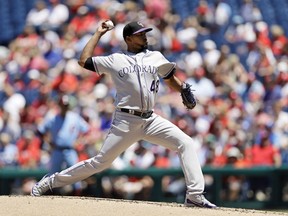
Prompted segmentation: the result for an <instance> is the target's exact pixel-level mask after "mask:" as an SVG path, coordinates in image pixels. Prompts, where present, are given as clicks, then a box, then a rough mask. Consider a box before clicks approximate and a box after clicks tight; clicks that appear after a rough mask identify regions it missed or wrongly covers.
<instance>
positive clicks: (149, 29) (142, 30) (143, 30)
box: [133, 28, 152, 34]
mask: <svg viewBox="0 0 288 216" xmlns="http://www.w3.org/2000/svg"><path fill="white" fill-rule="evenodd" d="M149 31H152V28H141V29H139V30H138V31H136V32H134V33H133V34H137V33H140V32H149Z"/></svg>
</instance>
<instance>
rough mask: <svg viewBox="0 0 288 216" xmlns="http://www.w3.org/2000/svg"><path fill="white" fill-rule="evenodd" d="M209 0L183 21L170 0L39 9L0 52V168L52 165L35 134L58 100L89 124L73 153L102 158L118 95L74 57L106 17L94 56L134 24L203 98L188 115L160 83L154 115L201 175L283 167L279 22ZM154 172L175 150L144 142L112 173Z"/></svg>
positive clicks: (246, 6) (287, 44)
mask: <svg viewBox="0 0 288 216" xmlns="http://www.w3.org/2000/svg"><path fill="white" fill-rule="evenodd" d="M209 2H210V1H209ZM209 2H208V1H206V0H199V1H198V3H197V5H196V6H195V10H193V11H191V12H190V14H189V16H187V17H184V18H183V16H181V14H177V13H176V12H175V10H174V8H173V5H174V4H175V1H173V0H138V1H132V0H127V1H124V0H122V1H120V0H118V1H117V0H106V1H104V0H78V1H73V0H63V1H60V0H45V1H42V0H38V1H35V7H34V8H32V9H31V10H30V11H29V13H28V14H27V20H26V25H25V28H24V30H23V33H22V34H20V35H19V36H18V37H17V38H15V39H13V40H12V41H11V42H10V43H9V44H8V46H0V62H1V64H0V167H9V166H13V167H15V166H17V167H22V168H47V167H48V166H49V159H50V151H51V149H50V147H49V143H47V142H46V141H45V140H40V139H39V137H37V136H36V130H37V125H39V124H40V123H41V122H42V121H43V120H44V118H45V116H46V115H48V114H49V113H51V112H54V111H55V110H57V109H58V104H57V101H58V98H59V95H63V94H65V95H69V96H70V97H71V98H73V100H72V109H73V110H74V111H75V112H78V113H80V114H81V116H82V117H83V118H84V119H85V120H86V121H87V122H88V123H89V125H90V126H91V129H90V131H89V133H88V134H87V137H86V139H85V142H80V141H79V143H77V145H75V148H76V149H77V152H78V155H79V159H80V160H83V159H86V158H89V157H92V156H94V155H95V152H97V151H98V150H99V147H100V146H101V143H102V141H103V139H104V138H105V135H106V133H107V130H108V129H109V127H110V122H111V117H112V115H113V111H114V106H113V98H114V95H115V89H114V87H113V83H112V82H111V80H110V79H109V77H105V76H103V77H102V76H98V75H97V74H96V73H93V72H91V71H88V70H85V69H82V68H80V66H78V63H77V60H78V58H79V55H80V53H81V51H82V49H83V47H84V45H85V44H86V42H87V41H88V39H89V38H90V37H91V35H92V34H93V33H94V32H95V30H96V28H97V26H98V25H99V23H100V22H101V21H103V20H107V19H111V20H112V21H113V22H114V24H115V28H114V29H113V30H112V31H110V32H108V33H107V34H105V35H104V36H103V37H102V39H101V40H100V44H99V46H98V47H97V49H96V50H95V55H105V54H108V53H111V52H116V51H121V50H125V48H126V47H125V44H124V42H123V38H122V29H123V27H124V25H125V24H126V23H127V22H129V21H132V20H140V21H142V22H143V23H145V25H147V26H152V27H153V31H152V32H151V33H148V41H149V44H150V48H151V49H153V50H159V51H161V52H162V53H163V54H164V55H165V56H166V57H167V59H169V60H170V61H174V62H176V63H177V76H178V77H179V78H180V79H181V80H183V81H184V80H185V81H186V82H188V83H190V84H192V85H193V87H194V89H195V95H196V96H197V98H198V100H199V103H198V105H197V106H196V108H195V109H194V110H191V111H188V110H186V109H185V107H184V106H183V104H182V101H181V98H180V96H179V95H178V94H177V93H175V92H173V91H172V90H171V89H168V88H167V87H166V86H165V85H161V88H160V91H159V98H158V103H157V105H156V108H155V112H157V113H159V114H161V115H163V116H165V117H166V118H168V119H169V120H171V121H172V122H173V123H175V124H176V125H178V126H179V127H180V128H181V129H182V130H183V131H185V132H186V133H187V134H188V135H190V136H191V137H193V138H194V140H195V143H193V145H195V146H196V148H197V151H198V155H199V160H200V162H201V165H202V166H203V167H204V166H215V167H222V166H225V165H233V166H236V167H252V166H281V165H283V166H285V165H286V166H287V165H288V59H287V54H288V41H287V36H286V35H287V34H285V31H284V29H283V27H282V26H281V25H278V24H273V25H268V23H266V22H265V21H264V20H263V15H262V12H261V10H260V9H259V8H258V7H257V5H256V4H255V2H253V1H252V0H243V1H242V2H241V5H240V6H239V7H238V9H239V10H238V11H237V13H235V11H233V10H232V5H229V4H228V3H225V1H221V0H218V1H215V2H214V3H213V4H210V3H209ZM147 149H148V151H147ZM151 166H154V167H159V168H168V167H180V164H179V161H178V158H177V155H175V153H174V152H170V151H169V150H167V149H164V148H162V147H158V146H154V145H153V144H151V143H147V142H141V143H135V145H133V146H132V147H131V148H129V149H128V150H127V151H126V152H125V153H124V154H123V155H121V156H120V157H119V158H117V159H116V160H115V162H114V163H113V165H112V168H114V169H123V168H127V167H140V168H148V167H151ZM111 181H112V180H111V179H109V180H107V181H104V183H103V185H104V186H107V187H106V188H107V191H109V190H111V187H112V186H113V185H114V186H115V187H116V188H114V190H116V191H118V192H119V190H123V188H124V184H127V182H128V183H129V184H128V185H127V186H126V188H127V190H128V189H129V190H131V193H133V194H135V193H136V192H139V191H141V189H143V188H151V187H152V185H153V183H152V181H151V179H147V178H143V179H141V181H135V179H134V180H133V181H132V180H131V181H130V180H129V181H128V180H127V179H126V180H125V181H123V179H116V180H115V179H113V181H115V182H114V183H111ZM169 181H170V180H167V181H166V184H165V182H164V183H163V184H164V185H165V187H164V188H166V189H167V193H169V192H171V191H174V190H176V191H179V190H180V189H179V187H182V185H183V182H181V181H182V180H181V179H174V181H173V182H174V183H176V184H175V185H176V186H175V185H172V184H170V183H169ZM139 182H140V183H141V184H140V183H139ZM132 183H137V184H132ZM109 185H110V186H109ZM111 185H112V186H111ZM117 185H118V187H117ZM119 185H120V186H119ZM132 185H133V186H132ZM174 186H175V187H174ZM117 188H118V189H117ZM175 188H176V189H175ZM142 192H143V190H142ZM122 193H123V191H122ZM125 193H126V197H130V196H131V193H129V192H127V191H126V192H125Z"/></svg>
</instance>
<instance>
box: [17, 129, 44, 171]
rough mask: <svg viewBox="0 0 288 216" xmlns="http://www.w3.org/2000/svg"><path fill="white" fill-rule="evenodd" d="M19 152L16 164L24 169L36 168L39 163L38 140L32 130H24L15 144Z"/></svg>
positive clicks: (39, 142)
mask: <svg viewBox="0 0 288 216" xmlns="http://www.w3.org/2000/svg"><path fill="white" fill-rule="evenodd" d="M16 145H17V147H18V151H19V156H18V164H19V165H20V166H21V167H25V168H37V167H38V166H39V161H40V155H41V151H40V145H41V141H40V139H39V138H38V137H37V136H35V134H34V132H33V131H32V130H26V131H24V133H23V136H22V137H20V138H19V139H18V141H17V143H16Z"/></svg>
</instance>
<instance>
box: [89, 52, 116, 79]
mask: <svg viewBox="0 0 288 216" xmlns="http://www.w3.org/2000/svg"><path fill="white" fill-rule="evenodd" d="M92 62H93V65H94V68H95V71H96V72H97V73H98V74H103V73H109V72H110V71H111V68H113V63H114V56H113V55H108V56H96V57H92Z"/></svg>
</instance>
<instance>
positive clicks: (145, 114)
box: [119, 108, 153, 119]
mask: <svg viewBox="0 0 288 216" xmlns="http://www.w3.org/2000/svg"><path fill="white" fill-rule="evenodd" d="M119 110H120V111H121V112H125V113H130V114H132V115H135V116H139V117H141V118H145V119H146V118H150V117H151V116H152V114H153V111H152V110H151V111H145V112H140V111H136V110H131V109H125V108H120V109H119Z"/></svg>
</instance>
